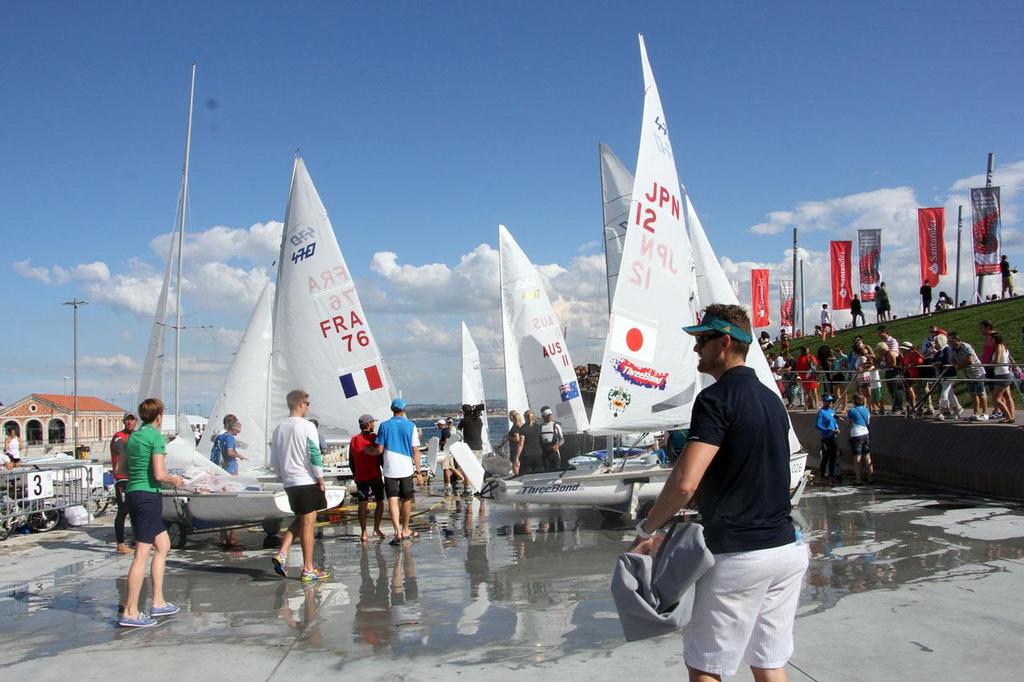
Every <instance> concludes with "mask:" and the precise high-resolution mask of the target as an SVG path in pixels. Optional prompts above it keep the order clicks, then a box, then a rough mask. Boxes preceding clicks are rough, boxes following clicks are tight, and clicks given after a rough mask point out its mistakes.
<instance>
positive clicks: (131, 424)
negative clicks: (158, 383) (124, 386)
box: [110, 414, 139, 554]
mask: <svg viewBox="0 0 1024 682" xmlns="http://www.w3.org/2000/svg"><path fill="white" fill-rule="evenodd" d="M123 421H124V428H123V429H121V430H120V431H118V432H117V433H115V434H114V437H113V438H111V439H110V466H112V467H113V468H114V502H115V503H116V504H117V516H115V517H114V536H115V537H116V538H117V553H118V554H131V553H132V550H131V549H129V548H128V545H126V544H125V543H124V520H125V518H127V517H128V505H127V504H125V501H124V491H125V488H126V487H127V486H128V474H118V472H117V462H118V460H119V459H120V458H121V455H123V454H124V444H125V443H127V442H128V436H130V435H132V431H134V430H135V428H136V427H137V426H138V424H139V420H138V419H136V418H135V415H134V414H126V415H125V416H124V420H123Z"/></svg>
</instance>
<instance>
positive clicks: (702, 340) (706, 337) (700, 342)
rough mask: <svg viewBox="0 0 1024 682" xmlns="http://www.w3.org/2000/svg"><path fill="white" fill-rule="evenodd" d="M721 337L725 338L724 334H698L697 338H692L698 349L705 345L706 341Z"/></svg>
mask: <svg viewBox="0 0 1024 682" xmlns="http://www.w3.org/2000/svg"><path fill="white" fill-rule="evenodd" d="M723 336H725V334H720V333H719V334H698V335H697V336H695V337H694V339H695V342H696V344H697V348H698V349H700V348H703V347H704V344H706V343H707V342H708V341H713V340H714V339H720V338H722V337H723Z"/></svg>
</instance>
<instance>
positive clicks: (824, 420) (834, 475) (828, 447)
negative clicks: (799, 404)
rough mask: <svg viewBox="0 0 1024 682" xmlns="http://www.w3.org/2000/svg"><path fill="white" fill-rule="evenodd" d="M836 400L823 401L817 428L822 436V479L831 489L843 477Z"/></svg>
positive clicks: (827, 399)
mask: <svg viewBox="0 0 1024 682" xmlns="http://www.w3.org/2000/svg"><path fill="white" fill-rule="evenodd" d="M834 401H835V399H834V398H833V397H832V396H831V395H826V396H825V397H824V398H822V399H821V402H822V405H821V409H820V410H818V419H817V421H816V422H815V426H817V427H818V432H819V433H820V434H821V477H822V479H824V481H825V485H827V486H829V487H831V486H832V484H833V483H838V482H839V481H840V480H841V478H842V476H841V474H840V471H839V461H838V459H839V423H838V422H836V413H835V410H833V409H832V403H833V402H834Z"/></svg>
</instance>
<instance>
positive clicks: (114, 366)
mask: <svg viewBox="0 0 1024 682" xmlns="http://www.w3.org/2000/svg"><path fill="white" fill-rule="evenodd" d="M78 365H79V367H80V368H81V369H85V370H96V371H105V372H114V371H116V372H138V371H141V370H142V366H141V365H140V364H139V363H137V362H136V361H135V360H132V359H131V358H130V357H128V356H127V355H123V354H120V353H119V354H117V355H108V356H103V355H83V356H81V357H79V358H78Z"/></svg>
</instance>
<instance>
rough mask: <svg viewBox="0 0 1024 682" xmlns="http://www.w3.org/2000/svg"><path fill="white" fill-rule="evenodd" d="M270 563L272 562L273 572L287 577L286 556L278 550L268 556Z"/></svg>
mask: <svg viewBox="0 0 1024 682" xmlns="http://www.w3.org/2000/svg"><path fill="white" fill-rule="evenodd" d="M270 561H271V563H273V564H274V573H277V574H278V575H279V576H281V577H282V578H287V577H288V566H287V565H286V564H287V562H288V557H287V556H285V555H284V554H281V553H280V552H278V553H277V554H275V555H274V556H272V557H270Z"/></svg>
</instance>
